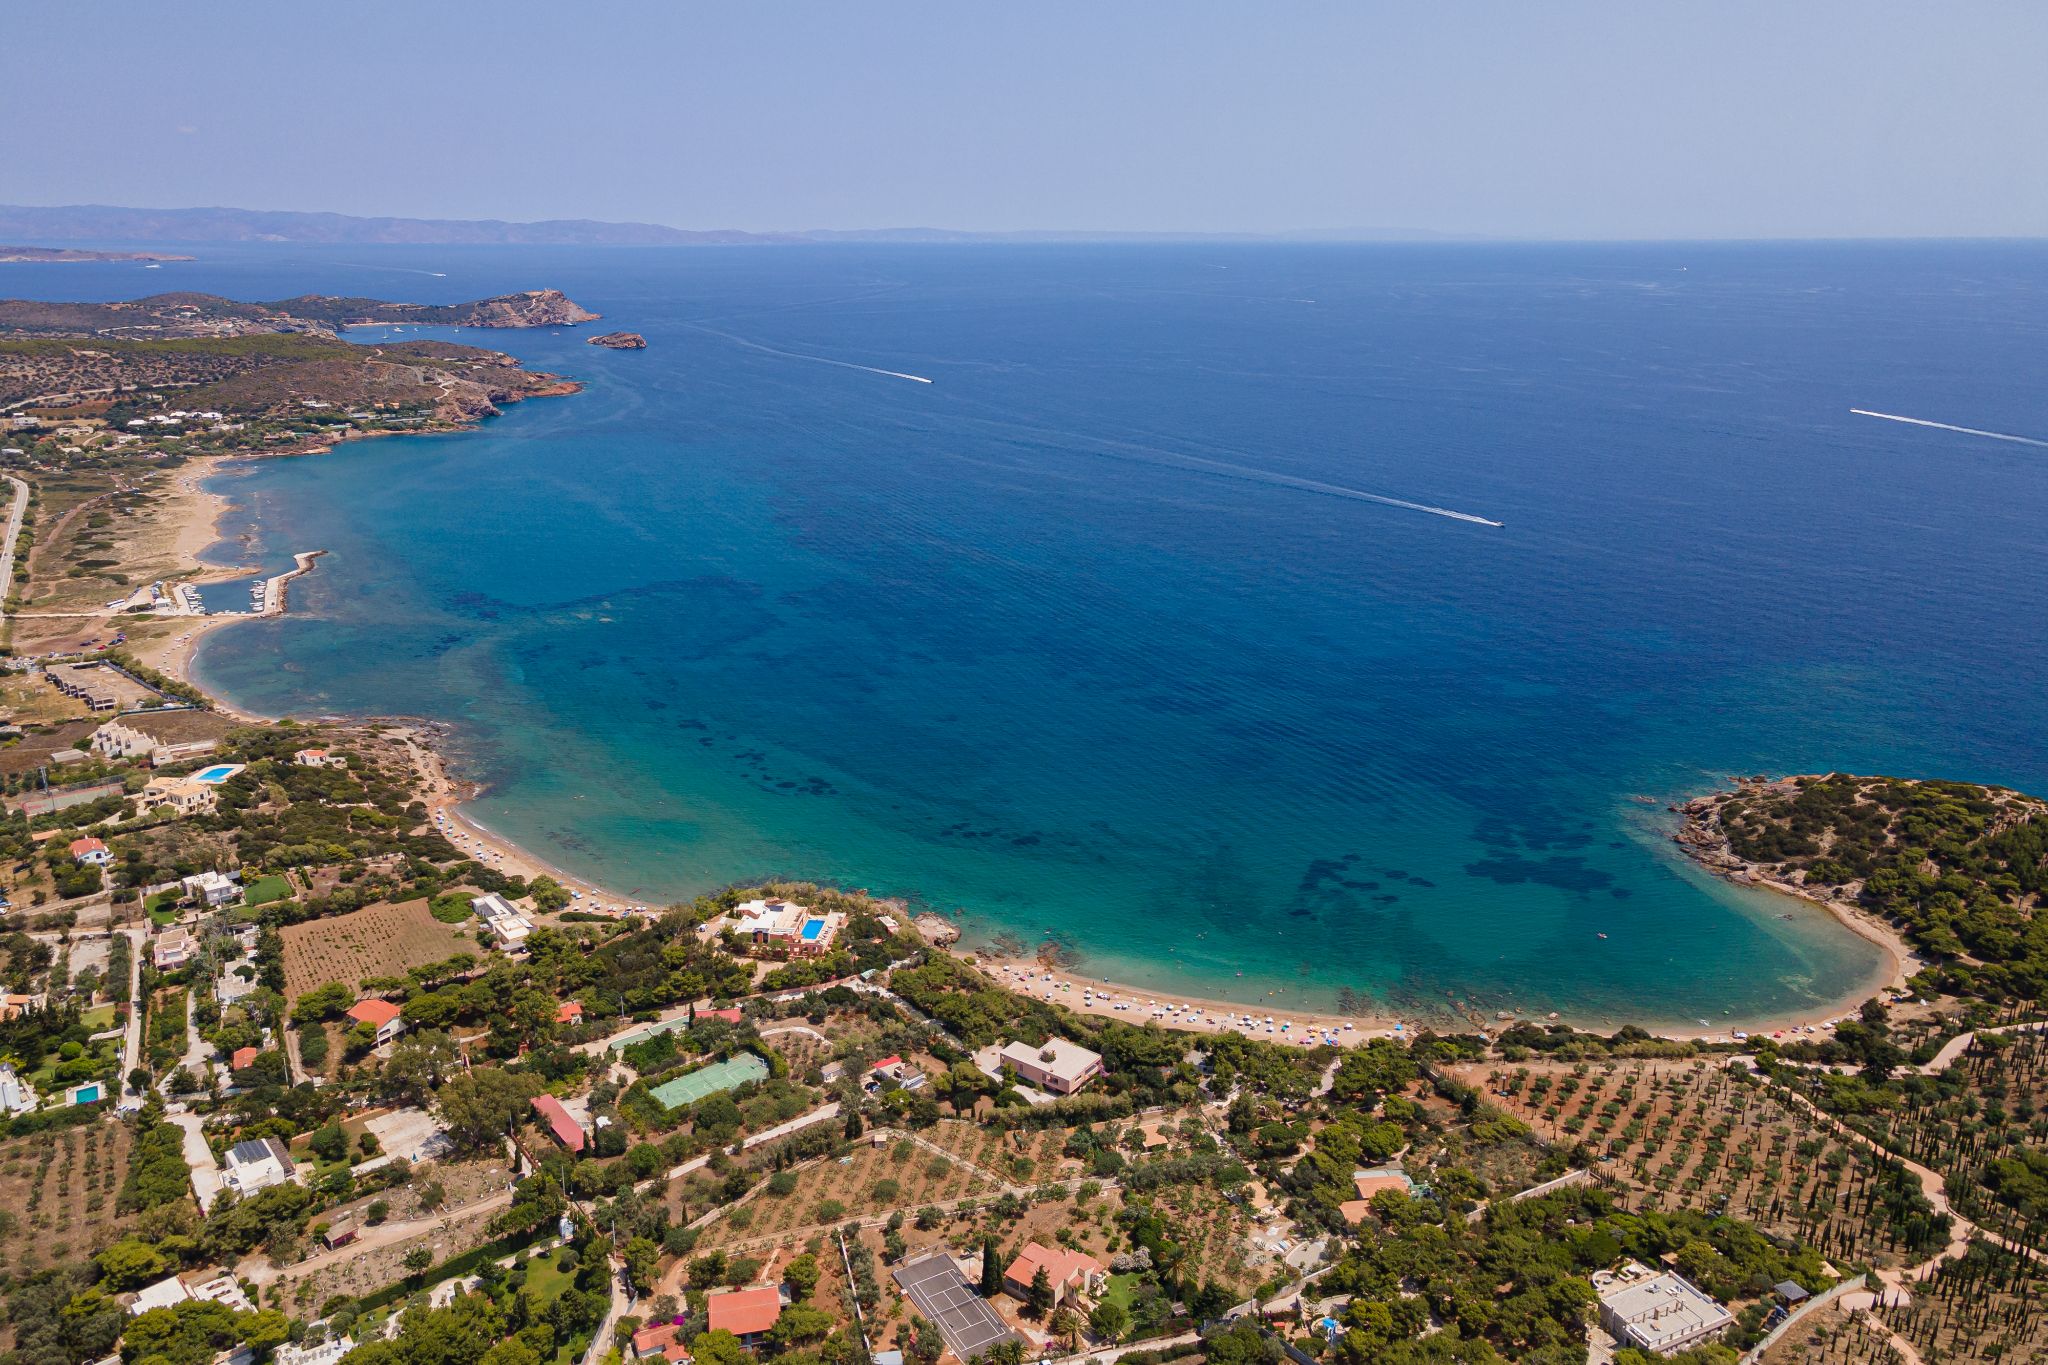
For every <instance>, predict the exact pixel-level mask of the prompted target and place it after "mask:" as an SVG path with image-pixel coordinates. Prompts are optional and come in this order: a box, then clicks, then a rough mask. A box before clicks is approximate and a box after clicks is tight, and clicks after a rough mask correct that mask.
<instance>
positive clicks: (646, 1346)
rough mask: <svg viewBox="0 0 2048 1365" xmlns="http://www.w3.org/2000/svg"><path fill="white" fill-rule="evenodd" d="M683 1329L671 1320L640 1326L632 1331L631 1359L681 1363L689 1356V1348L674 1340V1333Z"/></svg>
mask: <svg viewBox="0 0 2048 1365" xmlns="http://www.w3.org/2000/svg"><path fill="white" fill-rule="evenodd" d="M682 1330H683V1329H682V1328H681V1327H679V1326H677V1325H676V1324H675V1323H673V1322H657V1323H655V1324H653V1325H652V1326H650V1327H642V1328H641V1329H640V1330H639V1331H637V1332H635V1333H633V1359H635V1360H666V1361H668V1362H669V1365H683V1363H684V1362H686V1361H688V1360H689V1359H690V1358H691V1357H690V1348H689V1347H687V1346H685V1345H683V1343H682V1342H680V1341H677V1340H676V1334H677V1333H678V1332H680V1331H682Z"/></svg>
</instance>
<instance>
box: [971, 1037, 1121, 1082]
mask: <svg viewBox="0 0 2048 1365" xmlns="http://www.w3.org/2000/svg"><path fill="white" fill-rule="evenodd" d="M996 1059H997V1061H998V1062H1000V1063H1001V1064H1002V1065H1003V1066H1007V1067H1009V1068H1010V1069H1011V1070H1012V1071H1015V1072H1016V1073H1017V1075H1018V1077H1019V1078H1020V1079H1022V1080H1023V1081H1024V1083H1025V1084H1027V1085H1033V1086H1036V1087H1038V1088H1039V1089H1040V1090H1045V1091H1049V1092H1051V1093H1052V1094H1055V1095H1071V1094H1073V1093H1074V1092H1076V1091H1078V1090H1079V1089H1081V1087H1082V1086H1084V1085H1086V1084H1088V1082H1090V1081H1092V1080H1094V1079H1095V1078H1096V1077H1097V1076H1100V1075H1101V1074H1102V1054H1101V1053H1099V1052H1090V1051H1089V1050H1088V1049H1087V1048H1085V1047H1082V1046H1081V1045H1080V1044H1079V1043H1070V1042H1068V1041H1067V1040H1066V1039H1064V1038H1048V1039H1046V1040H1045V1041H1044V1042H1043V1043H1006V1044H1004V1046H1003V1050H1002V1051H1001V1052H1000V1053H998V1054H997V1055H996Z"/></svg>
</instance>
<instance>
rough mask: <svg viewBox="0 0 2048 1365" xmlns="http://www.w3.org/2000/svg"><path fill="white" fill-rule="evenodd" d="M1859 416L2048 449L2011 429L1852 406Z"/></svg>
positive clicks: (2044, 444) (1851, 409)
mask: <svg viewBox="0 0 2048 1365" xmlns="http://www.w3.org/2000/svg"><path fill="white" fill-rule="evenodd" d="M1849 411H1850V412H1851V413H1853V414H1855V415H1856V416H1858V417H1881V418H1883V419H1884V420H1885V421H1887V422H1904V423H1905V424H1906V425H1907V426H1912V427H1933V428H1934V429H1935V430H1936V431H1960V432H1961V433H1962V434H1963V435H1965V436H1982V437H1985V438H1987V439H1989V440H1993V441H2011V442H2012V443H2013V444H2015V445H2023V446H2040V447H2042V448H2043V449H2048V441H2037V440H2035V439H2034V438H2033V437H2031V436H2015V435H2013V434H2012V433H2011V432H2009V431H1982V430H1979V429H1978V428H1976V427H1958V426H1951V425H1949V424H1948V423H1947V422H1930V421H1928V420H1927V419H1926V418H1924V417H1901V416H1899V415H1898V414H1897V413H1896V412H1872V411H1871V410H1870V409H1869V408H1850V409H1849Z"/></svg>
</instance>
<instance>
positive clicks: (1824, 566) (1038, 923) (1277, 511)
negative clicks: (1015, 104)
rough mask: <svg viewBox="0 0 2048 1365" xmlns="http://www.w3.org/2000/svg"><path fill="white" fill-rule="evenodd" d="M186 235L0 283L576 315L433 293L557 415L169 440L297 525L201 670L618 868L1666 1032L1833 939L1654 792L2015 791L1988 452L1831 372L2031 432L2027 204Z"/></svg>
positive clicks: (231, 690)
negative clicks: (593, 320) (1698, 218)
mask: <svg viewBox="0 0 2048 1365" xmlns="http://www.w3.org/2000/svg"><path fill="white" fill-rule="evenodd" d="M204 254H205V255H206V259H204V260H202V261H200V262H197V263H194V264H191V265H183V266H175V267H172V266H167V267H165V268H164V269H163V270H160V271H150V272H147V273H144V272H142V271H140V270H138V269H137V268H136V267H134V266H65V267H48V268H45V269H44V273H38V274H35V275H33V276H31V274H30V273H29V272H30V269H31V268H30V267H13V268H10V273H9V275H8V276H7V278H6V285H7V287H8V289H9V290H10V291H18V292H25V291H28V290H30V289H33V290H34V291H35V292H39V293H42V294H44V295H45V296H49V297H63V296H94V297H120V296H128V295H132V294H136V293H141V292H148V291H149V290H151V289H157V288H162V289H169V288H181V289H183V288H190V289H208V290H213V291H216V292H221V293H227V294H232V295H234V296H236V297H241V298H276V297H282V296H285V295H290V294H296V293H302V292H307V291H320V292H325V293H348V294H367V295H373V296H379V297H386V298H406V299H418V300H424V301H453V300H459V299H465V298H472V297H477V296H481V295H487V294H495V293H500V292H505V291H508V290H513V289H520V288H529V287H538V286H554V287H559V288H561V289H564V290H566V291H567V292H568V293H569V294H570V295H571V296H572V297H573V298H575V299H577V300H578V301H579V302H582V303H584V304H585V305H587V306H589V307H591V308H594V309H597V310H599V311H601V312H602V313H604V314H605V320H604V323H603V324H601V328H586V329H582V330H580V331H571V330H564V331H562V332H559V333H557V332H551V331H530V332H518V331H512V332H507V331H497V332H487V333H463V334H459V339H461V340H465V341H472V342H475V343H479V344H484V345H489V346H493V347H497V348H500V349H503V350H506V351H510V352H512V353H513V354H515V355H517V356H519V357H520V358H521V359H522V360H524V361H527V362H529V363H530V364H532V365H534V366H537V367H539V368H542V369H547V370H552V371H556V372H559V373H562V374H565V375H569V376H572V377H574V378H577V379H579V380H581V381H583V382H584V384H585V385H586V386H587V387H586V389H585V391H584V392H583V393H581V394H579V395H576V396H574V397H568V398H556V399H548V400H540V401H533V402H528V403H525V404H522V405H520V406H518V407H516V408H513V409H511V410H509V411H508V412H507V413H506V414H505V415H504V416H502V417H500V418H497V419H494V420H493V421H491V422H489V423H488V424H487V425H486V426H485V427H484V428H483V429H481V430H479V431H476V432H473V433H468V434H462V435H456V436H443V437H421V438H404V439H393V440H381V441H373V442H362V443H357V444H353V445H349V446H346V447H344V448H342V449H341V450H339V451H337V452H335V453H333V454H331V455H327V456H322V457H318V458H313V459H302V460H283V461H271V462H266V463H263V464H260V465H256V466H252V467H250V468H249V469H248V471H247V472H245V473H243V474H240V475H237V476H228V477H226V478H224V479H223V480H222V481H221V482H220V483H219V484H218V485H217V486H219V487H221V488H223V489H224V490H226V491H228V492H229V493H231V495H232V496H233V497H234V498H235V499H237V501H238V503H239V504H240V509H239V511H238V512H237V514H236V515H235V517H234V518H233V520H232V524H231V525H230V526H229V527H228V530H229V531H230V532H231V533H232V537H233V538H238V539H242V540H243V541H244V545H243V546H240V547H228V552H229V553H230V555H231V557H232V556H234V555H253V557H254V558H255V559H257V560H260V561H262V562H263V563H265V564H266V565H272V566H274V565H276V564H278V563H280V562H282V561H284V560H286V559H287V558H288V557H289V555H290V553H291V552H292V551H295V550H309V549H325V550H327V551H329V555H328V556H327V557H326V558H325V559H323V560H322V561H321V562H320V565H319V568H318V570H317V571H316V572H315V573H314V574H313V575H311V576H310V577H308V578H306V579H304V580H302V581H301V582H300V583H298V584H296V585H295V586H294V589H293V595H292V601H293V607H294V611H293V614H292V615H291V616H289V617H287V618H285V619H282V620H277V621H269V622H261V623H253V624H250V625H246V626H238V627H236V628H234V629H231V630H228V631H225V632H221V633H218V634H215V635H213V636H211V637H209V639H208V643H207V644H206V646H205V648H204V650H203V652H202V654H201V656H200V660H199V672H200V676H201V678H202V680H203V681H204V682H205V683H206V684H208V685H209V686H212V687H215V688H217V689H220V690H221V691H223V692H224V693H225V694H226V695H228V696H230V697H232V698H233V699H234V700H235V701H237V702H239V703H241V704H243V705H246V706H249V707H252V708H255V709H258V710H263V711H268V712H273V713H296V714H301V715H309V714H315V713H333V712H340V713H376V714H399V713H404V714H416V715H422V716H429V717H435V718H439V719H442V720H446V721H449V722H451V723H453V725H454V726H455V727H456V731H457V735H458V739H457V741H456V753H457V757H458V759H459V762H460V764H461V765H462V767H463V768H464V769H465V770H466V771H468V772H469V773H470V774H471V775H474V776H476V777H478V778H479V779H481V780H482V781H484V782H485V783H486V784H487V790H486V792H485V794H484V795H483V796H482V798H481V799H480V800H479V801H478V802H477V803H476V806H475V813H476V814H477V816H478V818H480V819H481V820H482V821H483V822H484V823H486V824H487V825H489V826H491V827H492V828H493V829H495V830H498V831H499V832H501V833H504V834H506V835H509V836H511V837H514V838H516V839H518V840H521V841H524V842H526V843H528V844H530V845H531V846H532V847H533V848H534V849H535V851H536V852H538V853H539V854H541V856H543V857H545V858H548V859H550V860H552V861H554V862H557V863H559V864H560V865H562V866H564V867H567V868H569V869H572V870H573V871H575V872H577V873H580V874H583V875H586V876H589V877H591V878H593V879H596V880H598V881H600V882H601V883H603V884H605V885H608V886H611V887H614V888H616V889H618V890H621V891H624V892H627V893H629V894H630V895H632V896H634V897H635V898H637V899H642V900H648V901H654V900H667V899H672V898H679V897H683V896H687V895H689V894H691V893H693V892H698V891H702V890H705V889H707V888H712V887H717V886H721V885H725V884H728V883H732V882H736V881H743V880H749V879H754V878H760V877H764V876H768V875H771V874H774V875H786V876H798V877H807V878H815V879H820V880H824V881H829V882H834V883H839V884H842V885H847V886H856V887H864V888H867V889H870V890H873V891H876V892H880V893H889V894H898V895H906V896H910V897H913V898H915V899H917V900H919V901H922V902H925V903H929V904H930V905H932V906H935V907H937V908H940V909H943V910H947V911H952V912H957V913H960V914H962V915H964V917H965V922H966V924H967V927H968V928H969V930H970V932H971V933H977V934H983V935H986V934H991V933H993V932H995V931H997V930H1000V929H1011V930H1014V931H1016V932H1018V933H1020V934H1022V935H1023V936H1024V937H1026V938H1027V939H1037V938H1039V937H1041V936H1043V935H1045V934H1053V935H1057V936H1058V937H1060V938H1062V939H1064V940H1066V941H1067V942H1069V943H1070V944H1071V945H1072V946H1073V947H1074V948H1076V949H1077V950H1078V951H1080V952H1081V953H1082V954H1083V955H1084V957H1085V960H1086V962H1087V964H1088V966H1089V967H1090V968H1091V969H1093V970H1098V971H1099V972H1100V973H1101V974H1103V975H1107V976H1114V977H1116V978H1118V979H1120V980H1126V981H1135V982H1138V983H1140V984H1147V983H1156V984H1160V985H1165V984H1169V983H1173V982H1177V983H1179V984H1182V985H1187V986H1192V987H1197V988H1200V989H1202V990H1204V991H1206V992H1208V993H1211V994H1218V995H1225V996H1229V997H1232V998H1236V999H1242V1000H1258V999H1271V1000H1273V1001H1274V1002H1275V1003H1290V1004H1303V1005H1312V1004H1327V1003H1328V1002H1329V1000H1330V999H1331V998H1332V996H1333V994H1334V993H1335V991H1336V990H1337V989H1338V988H1339V987H1342V986H1349V987H1352V988H1354V989H1357V990H1359V991H1362V992H1366V993H1368V994H1370V995H1373V996H1375V997H1378V998H1379V999H1381V1000H1382V1001H1384V1002H1386V1003H1388V1004H1390V1005H1392V1006H1394V1007H1396V1008H1399V1009H1402V1010H1408V1011H1420V1010H1423V1009H1426V1008H1428V1007H1430V1006H1432V1005H1442V1004H1443V1003H1445V1002H1446V1000H1447V998H1450V999H1456V1000H1461V1001H1469V1002H1472V1004H1474V1005H1475V1006H1476V1007H1478V1008H1482V1009H1486V1010H1492V1009H1495V1008H1501V1007H1508V1006H1511V1007H1516V1008H1521V1009H1525V1010H1526V1009H1560V1010H1564V1011H1566V1012H1568V1013H1569V1014H1570V1015H1572V1016H1573V1017H1575V1018H1579V1019H1583V1020H1587V1021H1620V1020H1638V1021H1643V1022H1659V1021H1670V1020H1678V1019H1687V1020H1689V1019H1693V1018H1709V1019H1712V1020H1714V1021H1716V1022H1717V1023H1718V1022H1722V1021H1726V1020H1739V1019H1741V1018H1743V1017H1745V1016H1749V1017H1754V1016H1755V1015H1757V1014H1759V1013H1761V1012H1767V1011H1781V1010H1791V1009H1797V1008H1801V1007H1810V1006H1812V1005H1813V1004H1815V1003H1816V1002H1820V1001H1824V1000H1827V999H1830V998H1833V997H1836V996H1839V995H1841V994H1843V993H1845V992H1847V991H1849V990H1851V989H1853V988H1854V987H1856V986H1857V985H1858V984H1859V983H1861V982H1863V981H1864V980H1866V979H1867V978H1868V977H1869V976H1870V974H1871V972H1872V971H1873V969H1874V968H1875V966H1876V963H1877V957H1876V953H1875V950H1874V949H1872V948H1870V947H1869V946H1868V945H1866V944H1864V943H1863V942H1862V941H1861V940H1859V939H1856V938H1854V937H1853V936H1851V935H1849V934H1848V933H1847V932H1846V931H1844V930H1842V929H1841V928H1839V927H1838V926H1836V925H1835V924H1834V923H1833V922H1832V921H1831V920H1829V919H1827V918H1826V917H1825V916H1824V915H1822V914H1820V913H1819V912H1817V911H1813V910H1810V909H1808V908H1806V907H1804V906H1801V905H1798V904H1795V903H1790V902H1785V901H1781V900H1779V899H1777V898H1773V897H1769V896H1764V895H1759V894H1751V893H1744V892H1739V891H1737V890H1734V889H1732V888H1728V887H1725V886H1722V885H1720V884H1719V883H1716V882H1714V881H1712V880H1711V879H1709V878H1706V877H1703V876H1701V875H1699V874H1698V873H1697V872H1695V871H1694V870H1692V869H1691V868H1690V867H1689V866H1688V865H1687V864H1685V863H1684V862H1683V861H1682V860H1680V859H1678V858H1677V857H1675V856H1674V853H1673V850H1672V849H1671V846H1670V843H1669V834H1670V828H1671V826H1670V824H1669V820H1670V817H1669V816H1668V815H1666V814H1665V813H1664V809H1663V808H1664V805H1665V804H1666V803H1667V802H1669V801H1672V800H1674V799H1679V798H1682V797H1684V796H1686V795H1689V794H1692V793H1696V792H1699V791H1702V790H1705V789H1709V788H1711V787H1713V786H1715V785H1716V784H1717V783H1720V782H1721V781H1723V780H1724V778H1725V776H1726V775H1728V774H1732V773H1753V772H1783V771H1807V770H1825V769H1832V768H1839V769H1844V770H1856V771H1884V772H1893V773H1903V774H1915V775H1939V776H1947V777H1956V778H1968V779H1973V780H1984V781H1991V782H2000V783H2007V784H2011V785H2015V786H2020V787H2031V788H2034V789H2036V790H2048V735H2044V731H2043V724H2042V722H2043V716H2044V701H2048V683H2044V681H2043V680H2044V677H2048V632H2044V629H2043V625H2044V617H2043V604H2044V584H2048V529H2044V528H2048V465H2044V462H2048V449H2043V448H2040V447H2035V446H2027V445H2021V444H2016V443H2011V442H2001V441H1994V440H1989V439H1985V438H1982V437H1976V436H1969V435H1965V434H1961V433H1957V432H1950V431H1942V430H1936V429H1931V428H1925V427H1916V426H1908V425H1904V424H1900V423H1894V422H1887V421H1882V420H1877V419H1873V418H1868V417H1861V416H1855V415H1852V414H1851V412H1850V409H1851V408H1869V409H1875V410H1880V411H1884V412H1890V413H1897V414H1904V415H1909V416H1914V417H1919V418H1924V419H1929V420H1934V421H1940V422H1946V423H1952V424H1957V425H1962V426H1969V427H1977V428H1983V429H1987V430H1991V431H1999V432H2007V433H2015V434H2020V435H2031V436H2037V437H2048V398H2044V389H2043V386H2042V382H2041V381H2042V368H2043V359H2044V340H2048V327H2044V318H2048V249H2044V248H2043V247H2040V246H2032V245H2029V246H2014V245H1967V244H1957V245H1841V244H1815V245H1744V246H1728V245H1622V246H1478V245H1471V246H1467V245H1459V246H1374V247H1334V246H1315V247H1305V246H1304V247H1281V246H1144V247H1138V246H1119V247H1082V246H1058V247H1051V246H1048V247H993V246H986V247H983V246H977V247H861V248H855V247H843V248H842V247H816V248H787V249H759V248H754V249H745V248H740V249H702V250H667V251H630V250H608V251H596V250H592V251H566V250H561V251H538V250H509V249H508V250H476V249H468V250H459V249H447V248H406V249H369V248H333V249H315V248H307V247H289V248H285V247H279V248H236V249H233V250H231V251H225V252H220V253H215V252H211V251H209V252H206V253H204ZM613 327H619V328H628V329H631V330H634V331H639V332H642V333H644V334H645V335H646V336H647V338H648V343H649V346H648V349H647V350H646V351H644V352H637V353H636V352H610V351H604V350H600V349H597V348H593V347H590V346H587V345H585V344H584V337H585V336H587V335H589V334H590V332H591V331H593V330H600V329H605V328H613ZM407 334H408V335H411V334H412V333H411V332H410V331H408V333H407ZM436 335H454V334H448V333H436ZM373 338H374V334H371V333H362V334H358V339H365V340H367V339H373ZM861 367H868V368H861ZM885 372H895V373H893V374H892V373H885ZM909 375H915V376H921V377H924V378H927V379H929V380H930V381H931V382H930V383H918V382H914V381H912V380H911V379H908V378H904V377H901V376H909ZM1359 493H1363V494H1371V495H1379V496H1383V497H1388V498H1393V499H1397V500H1402V501H1405V502H1411V503H1416V504H1422V505H1426V506H1430V507H1437V508H1443V509H1450V510H1455V511H1459V512H1463V513H1468V514H1471V515H1472V516H1475V517H1482V518H1486V519H1490V520H1493V521H1498V522H1501V523H1504V525H1502V526H1499V527H1493V526H1487V525H1482V524H1478V523H1477V522H1474V521H1469V520H1460V519H1455V518H1451V517H1446V516H1442V515H1437V514H1435V513H1432V512H1427V511H1418V510H1411V509H1408V508H1403V507H1397V506H1393V505H1389V504H1386V503H1381V502H1374V501H1369V500H1365V499H1362V498H1360V497H1358V496H1355V495H1356V494H1359ZM228 595H229V596H233V597H237V598H239V597H241V596H243V594H240V593H239V592H236V593H231V594H228ZM224 605H227V606H230V607H238V606H240V605H242V603H241V602H240V601H231V602H227V603H225V604H224ZM1603 934H1604V935H1605V937H1604V938H1602V937H1600V935H1603ZM1267 992H1279V993H1280V994H1278V995H1274V996H1268V995H1267Z"/></svg>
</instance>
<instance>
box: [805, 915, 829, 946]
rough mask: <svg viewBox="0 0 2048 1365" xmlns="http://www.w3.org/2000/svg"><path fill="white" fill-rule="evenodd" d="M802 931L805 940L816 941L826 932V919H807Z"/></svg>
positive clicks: (808, 941)
mask: <svg viewBox="0 0 2048 1365" xmlns="http://www.w3.org/2000/svg"><path fill="white" fill-rule="evenodd" d="M801 933H802V937H803V941H804V942H806V943H816V942H817V941H818V940H819V938H821V937H823V935H824V933H825V921H823V920H821V919H807V920H805V921H804V927H803V929H802V931H801Z"/></svg>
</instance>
